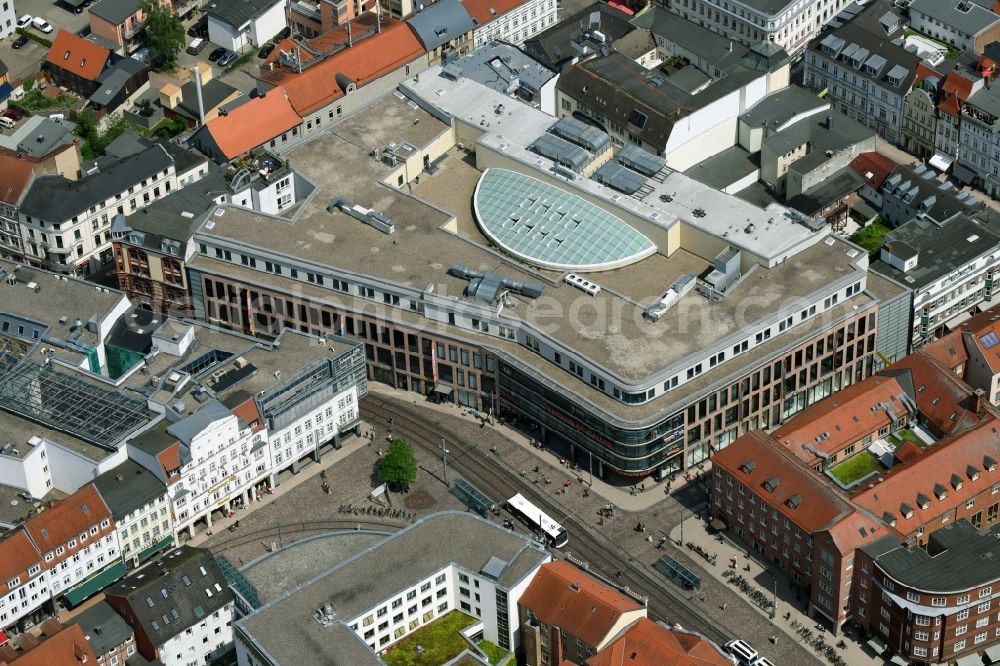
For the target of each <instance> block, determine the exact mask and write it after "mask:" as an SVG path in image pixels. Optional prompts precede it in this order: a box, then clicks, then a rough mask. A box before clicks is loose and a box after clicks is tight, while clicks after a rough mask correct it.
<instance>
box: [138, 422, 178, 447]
mask: <svg viewBox="0 0 1000 666" xmlns="http://www.w3.org/2000/svg"><path fill="white" fill-rule="evenodd" d="M168 425H169V424H168V422H167V421H165V420H164V421H159V422H158V423H156V424H154V425H153V427H151V428H148V429H146V430H143V431H142V432H140V433H139V434H138V435H136V436H135V437H132V438H131V439H129V441H128V445H129V446H134V447H135V448H137V449H139V450H140V451H142V452H143V453H147V454H149V455H151V456H157V455H159V454H160V453H162V452H163V451H165V450H166V449H168V448H170V447H171V446H173V445H174V444H176V443H177V438H176V437H174V436H172V435H170V434H169V433H167V426H168Z"/></svg>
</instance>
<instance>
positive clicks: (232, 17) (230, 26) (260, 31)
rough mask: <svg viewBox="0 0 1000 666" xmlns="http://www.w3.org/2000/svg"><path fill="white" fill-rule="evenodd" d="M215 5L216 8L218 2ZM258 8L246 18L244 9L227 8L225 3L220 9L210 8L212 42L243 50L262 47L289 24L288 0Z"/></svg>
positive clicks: (209, 21) (233, 49) (209, 35)
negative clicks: (228, 9) (286, 2)
mask: <svg viewBox="0 0 1000 666" xmlns="http://www.w3.org/2000/svg"><path fill="white" fill-rule="evenodd" d="M220 4H223V3H220ZM212 7H215V4H214V3H213V4H212ZM255 9H257V11H254V12H253V13H254V16H253V17H252V18H249V19H244V18H242V13H241V12H235V13H230V12H228V11H226V7H225V5H224V4H223V7H221V8H220V9H219V11H216V10H214V9H212V8H209V7H206V10H207V11H206V13H207V14H208V39H209V41H210V42H212V43H213V44H218V45H219V46H221V47H223V48H226V49H229V50H230V51H235V52H236V53H241V52H242V51H244V50H246V49H248V48H256V47H258V46H261V45H262V44H264V43H265V42H267V41H268V40H269V39H271V38H272V37H274V36H275V35H277V34H278V33H279V32H281V31H282V30H283V29H284V28H285V26H286V25H287V22H286V20H285V3H284V2H272V3H270V4H269V5H264V6H262V7H259V8H255ZM237 17H239V18H237ZM236 21H238V24H237V23H236Z"/></svg>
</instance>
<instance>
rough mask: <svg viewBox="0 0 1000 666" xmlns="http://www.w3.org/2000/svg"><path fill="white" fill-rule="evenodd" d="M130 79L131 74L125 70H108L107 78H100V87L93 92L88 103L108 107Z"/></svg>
mask: <svg viewBox="0 0 1000 666" xmlns="http://www.w3.org/2000/svg"><path fill="white" fill-rule="evenodd" d="M130 78H132V74H130V73H129V72H128V71H127V70H124V69H110V70H108V71H107V76H104V75H102V76H101V82H100V85H99V86H98V87H97V90H95V91H94V94H93V95H91V96H90V101H91V102H93V103H94V104H99V105H101V106H108V105H109V104H111V102H113V101H114V99H115V97H117V96H118V93H120V92H121V89H122V88H124V87H125V84H126V83H128V80H129V79H130Z"/></svg>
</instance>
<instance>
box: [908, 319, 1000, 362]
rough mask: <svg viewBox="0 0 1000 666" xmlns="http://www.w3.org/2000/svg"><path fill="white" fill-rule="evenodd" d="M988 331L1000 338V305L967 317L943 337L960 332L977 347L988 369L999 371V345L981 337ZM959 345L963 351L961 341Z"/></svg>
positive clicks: (968, 342)
mask: <svg viewBox="0 0 1000 666" xmlns="http://www.w3.org/2000/svg"><path fill="white" fill-rule="evenodd" d="M990 333H993V335H994V336H997V338H998V339H1000V306H994V307H992V308H990V309H989V310H986V311H985V312H981V313H980V314H978V315H976V316H975V317H972V318H971V319H968V320H967V321H965V322H964V323H962V324H961V325H960V326H959V327H958V330H956V331H952V332H951V333H949V334H948V336H945V337H949V336H951V335H956V334H961V335H962V338H963V341H964V342H965V343H966V344H974V345H976V347H978V348H979V353H980V354H982V355H983V358H985V359H986V362H987V363H989V365H990V369H991V370H992V371H993V372H994V373H1000V345H997V343H995V342H993V341H992V340H991V339H987V340H985V341H984V340H983V337H984V336H987V335H989V334H990ZM942 340H944V338H942ZM940 342H941V340H938V341H937V342H935V343H934V344H932V345H929V346H928V347H927V348H925V349H929V348H930V347H934V346H937V345H938V344H939V343H940ZM991 343H992V344H991ZM959 346H960V347H961V348H962V350H963V351H965V346H964V345H963V344H962V342H959Z"/></svg>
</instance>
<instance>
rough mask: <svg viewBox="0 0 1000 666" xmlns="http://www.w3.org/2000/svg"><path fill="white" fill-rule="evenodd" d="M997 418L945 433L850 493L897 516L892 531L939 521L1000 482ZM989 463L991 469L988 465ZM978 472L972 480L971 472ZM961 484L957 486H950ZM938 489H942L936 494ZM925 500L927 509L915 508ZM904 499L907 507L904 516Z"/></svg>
mask: <svg viewBox="0 0 1000 666" xmlns="http://www.w3.org/2000/svg"><path fill="white" fill-rule="evenodd" d="M997 442H1000V422H998V421H997V420H996V419H995V418H994V417H992V416H990V418H989V420H987V421H986V422H985V423H983V424H982V425H980V426H979V427H978V428H975V429H974V430H970V431H966V432H963V433H962V434H960V435H954V436H950V437H946V438H944V439H941V440H939V441H938V443H937V444H935V445H934V447H932V448H930V449H926V450H924V453H923V455H922V456H919V457H917V458H916V459H915V460H913V461H912V462H909V463H901V464H898V465H896V466H894V467H893V468H892V469H891V470H888V471H887V472H886V473H885V474H884V475H882V476H881V478H882V481H881V482H879V483H876V484H875V485H874V486H873V487H872V488H865V490H864V492H862V493H859V494H858V495H855V496H854V498H853V500H854V502H855V503H856V504H857V505H859V506H862V507H865V508H867V509H868V510H870V511H871V512H873V513H875V514H876V515H878V516H882V514H883V512H886V511H888V512H889V513H891V514H893V515H894V516H895V518H896V530H898V531H899V532H901V533H903V534H904V535H909V534H911V533H913V531H914V530H916V529H917V528H918V527H920V526H921V525H925V524H927V523H929V522H931V521H937V522H938V523H940V522H941V521H940V518H941V515H942V514H945V513H947V512H949V511H952V510H954V509H955V508H956V507H958V506H964V504H965V502H966V501H967V500H968V499H969V498H971V497H974V496H975V495H978V494H979V493H981V492H983V491H984V490H985V489H988V488H991V487H992V486H993V484H995V483H997V482H1000V466H998V464H997V463H1000V447H998V446H997ZM991 462H992V467H993V470H992V471H990V470H989V469H987V467H988V466H989V465H990V463H991ZM974 472H975V473H977V474H978V478H976V480H973V479H972V476H974V474H973V473H974ZM958 484H961V485H960V487H958V488H956V487H955V486H956V485H958ZM935 490H937V491H939V492H940V491H943V492H944V496H943V497H941V498H939V496H938V494H939V493H936V492H935ZM924 499H925V500H926V502H927V504H926V506H927V508H926V509H922V508H920V501H921V500H924ZM904 504H906V505H907V506H908V507H909V509H910V510H911V511H912V514H911V517H910V518H907V517H906V516H905V515H904V513H903V505H904Z"/></svg>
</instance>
